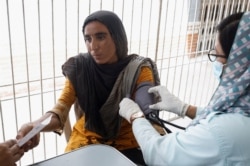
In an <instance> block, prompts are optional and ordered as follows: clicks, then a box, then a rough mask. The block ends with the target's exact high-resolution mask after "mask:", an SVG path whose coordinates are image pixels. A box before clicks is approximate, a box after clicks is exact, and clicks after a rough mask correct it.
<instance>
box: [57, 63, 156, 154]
mask: <svg viewBox="0 0 250 166" xmlns="http://www.w3.org/2000/svg"><path fill="white" fill-rule="evenodd" d="M142 82H152V83H153V82H154V79H153V73H152V70H151V69H150V68H149V67H142V68H141V73H140V75H139V77H138V80H137V81H136V86H138V85H139V84H140V83H142ZM135 89H136V88H135ZM75 94H76V93H75V90H74V88H73V85H72V84H71V82H70V81H69V80H68V79H66V81H65V86H64V89H63V90H62V94H61V96H60V98H59V99H58V102H57V104H56V105H55V107H54V108H53V110H52V112H54V113H56V114H57V115H58V117H59V119H60V121H61V124H64V123H65V121H66V119H67V117H68V113H69V110H70V107H71V105H72V104H74V102H75V100H76V96H75ZM84 125H85V118H84V115H83V116H82V117H81V118H80V119H79V120H77V122H76V123H75V125H74V126H73V130H72V133H71V136H70V139H69V142H68V144H67V146H66V149H65V152H68V151H71V150H74V149H77V148H80V147H82V146H85V145H89V144H107V145H111V146H113V147H115V148H116V149H118V150H124V149H130V148H136V147H138V144H137V142H136V139H135V137H134V135H133V132H132V126H131V124H129V123H128V122H127V121H126V120H125V119H123V121H122V124H121V129H120V133H119V135H118V137H117V138H116V139H113V140H107V141H103V139H102V137H101V136H99V135H98V134H96V133H95V132H92V131H89V130H87V129H86V128H84ZM62 127H63V125H62Z"/></svg>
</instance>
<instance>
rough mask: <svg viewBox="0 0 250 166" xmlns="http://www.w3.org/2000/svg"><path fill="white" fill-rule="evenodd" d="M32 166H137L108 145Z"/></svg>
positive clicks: (93, 147)
mask: <svg viewBox="0 0 250 166" xmlns="http://www.w3.org/2000/svg"><path fill="white" fill-rule="evenodd" d="M32 166H136V164H135V163H133V162H132V161H131V160H129V159H128V158H127V157H126V156H124V155H123V154H122V153H121V152H119V151H118V150H117V149H115V148H113V147H111V146H108V145H101V144H97V145H88V146H85V147H82V148H79V149H77V150H74V151H71V152H68V153H64V154H62V155H58V156H56V157H53V158H50V159H47V160H44V161H41V162H38V163H34V164H32Z"/></svg>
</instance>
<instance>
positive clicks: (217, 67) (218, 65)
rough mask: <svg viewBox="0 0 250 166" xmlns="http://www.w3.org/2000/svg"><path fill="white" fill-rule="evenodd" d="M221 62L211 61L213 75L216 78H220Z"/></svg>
mask: <svg viewBox="0 0 250 166" xmlns="http://www.w3.org/2000/svg"><path fill="white" fill-rule="evenodd" d="M223 66H224V65H223V64H222V63H221V62H219V61H214V62H213V71H214V76H215V78H216V79H217V80H220V78H221V75H222V71H223Z"/></svg>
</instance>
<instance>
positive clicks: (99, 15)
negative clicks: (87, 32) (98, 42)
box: [82, 10, 128, 60]
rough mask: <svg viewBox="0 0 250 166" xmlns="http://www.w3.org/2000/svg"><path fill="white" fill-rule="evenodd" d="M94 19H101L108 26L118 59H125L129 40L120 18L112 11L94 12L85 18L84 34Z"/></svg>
mask: <svg viewBox="0 0 250 166" xmlns="http://www.w3.org/2000/svg"><path fill="white" fill-rule="evenodd" d="M92 21H99V22H101V23H102V24H104V25H105V26H106V27H107V28H108V30H109V33H110V35H111V37H112V39H113V40H114V43H115V46H116V53H117V56H118V59H119V60H120V59H124V58H125V57H126V56H127V53H128V41H127V36H126V32H125V29H124V26H123V24H122V22H121V20H120V18H119V17H118V16H117V15H116V14H115V13H113V12H110V11H105V10H101V11H97V12H94V13H92V14H90V15H89V16H88V17H87V18H86V19H85V21H84V23H83V26H82V32H83V34H84V29H85V27H86V25H87V24H88V23H90V22H92Z"/></svg>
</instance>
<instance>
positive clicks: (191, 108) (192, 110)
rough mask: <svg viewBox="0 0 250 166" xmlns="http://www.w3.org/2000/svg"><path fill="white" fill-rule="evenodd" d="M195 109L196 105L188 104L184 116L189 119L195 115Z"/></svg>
mask: <svg viewBox="0 0 250 166" xmlns="http://www.w3.org/2000/svg"><path fill="white" fill-rule="evenodd" d="M196 110H197V107H196V106H192V105H189V107H188V110H187V112H186V116H187V117H189V118H191V119H194V118H195V116H196Z"/></svg>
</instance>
